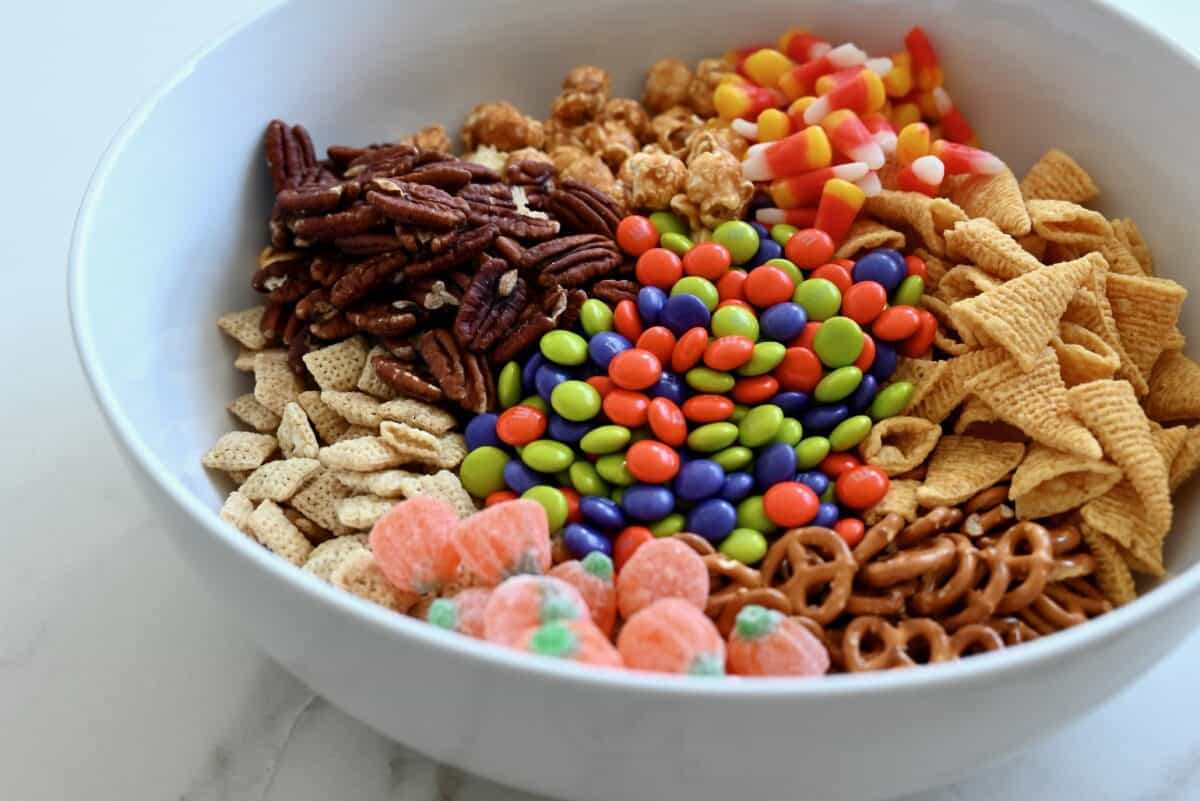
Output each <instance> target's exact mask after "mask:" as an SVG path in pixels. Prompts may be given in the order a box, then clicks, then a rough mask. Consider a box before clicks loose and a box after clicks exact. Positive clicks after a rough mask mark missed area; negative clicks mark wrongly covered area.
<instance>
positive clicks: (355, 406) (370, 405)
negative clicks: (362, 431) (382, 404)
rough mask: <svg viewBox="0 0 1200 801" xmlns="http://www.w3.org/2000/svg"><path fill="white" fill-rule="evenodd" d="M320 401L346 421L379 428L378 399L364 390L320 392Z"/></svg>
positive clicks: (364, 426) (365, 426)
mask: <svg viewBox="0 0 1200 801" xmlns="http://www.w3.org/2000/svg"><path fill="white" fill-rule="evenodd" d="M321 401H322V402H324V404H325V405H326V406H328V407H329V408H330V409H333V410H334V411H335V412H337V413H338V414H340V415H341V416H342V417H343V418H344V419H345V420H346V422H348V423H350V424H351V425H355V426H362V427H363V428H370V429H376V428H379V421H380V420H381V419H382V418H381V417H380V416H379V401H378V400H377V399H375V398H373V397H371V396H370V395H368V394H367V393H365V392H357V391H355V392H330V391H326V392H322V393H321Z"/></svg>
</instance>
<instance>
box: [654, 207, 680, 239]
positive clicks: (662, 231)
mask: <svg viewBox="0 0 1200 801" xmlns="http://www.w3.org/2000/svg"><path fill="white" fill-rule="evenodd" d="M650 224H651V225H653V226H654V230H656V231H658V235H659V237H660V238H661V237H663V236H666V235H667V234H687V233H688V232H689V229H688V226H687V223H685V222H684V221H683V220H681V219H679V217H677V216H676V215H675V214H672V213H671V212H669V211H656V212H654V213H653V214H651V215H650Z"/></svg>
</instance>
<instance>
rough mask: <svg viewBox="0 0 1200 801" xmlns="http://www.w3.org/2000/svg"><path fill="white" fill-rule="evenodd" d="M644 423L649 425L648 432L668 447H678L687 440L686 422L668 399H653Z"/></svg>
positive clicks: (677, 408)
mask: <svg viewBox="0 0 1200 801" xmlns="http://www.w3.org/2000/svg"><path fill="white" fill-rule="evenodd" d="M646 421H647V422H648V423H650V431H651V432H653V434H654V436H656V437H658V438H659V439H660V440H662V441H663V442H665V443H667V444H668V445H674V446H675V447H679V446H680V445H682V444H683V443H684V441H685V440H686V439H687V433H688V431H687V420H686V419H684V416H683V412H682V411H680V409H679V407H678V406H676V405H675V402H674V401H673V400H671V399H670V398H655V399H654V400H652V401H650V411H649V412H648V413H647V414H646Z"/></svg>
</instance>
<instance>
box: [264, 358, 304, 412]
mask: <svg viewBox="0 0 1200 801" xmlns="http://www.w3.org/2000/svg"><path fill="white" fill-rule="evenodd" d="M303 391H304V381H303V380H302V379H301V378H300V376H298V375H296V374H295V373H293V372H292V370H291V368H290V367H288V365H287V361H286V360H283V361H281V360H279V359H277V358H275V357H274V356H272V355H269V354H267V353H259V354H258V355H257V356H255V357H254V399H255V400H256V401H258V402H259V403H261V404H262V405H263V406H266V407H267V408H268V409H270V410H271V411H272V412H274V413H275V414H277V415H279V416H280V417H282V416H283V409H284V407H285V406H287V405H288V404H289V403H291V402H292V401H294V400H296V399H297V398H299V397H300V393H301V392H303Z"/></svg>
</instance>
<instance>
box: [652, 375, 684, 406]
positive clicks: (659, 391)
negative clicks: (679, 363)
mask: <svg viewBox="0 0 1200 801" xmlns="http://www.w3.org/2000/svg"><path fill="white" fill-rule="evenodd" d="M646 394H647V395H649V396H650V397H651V398H665V399H667V400H669V401H671V402H672V403H675V404H680V403H683V401H684V399H685V398H687V396H688V394H689V393H688V390H687V385H686V384H685V382H684V380H683V379H682V378H680V377H679V374H678V373H676V372H675V371H674V370H663V371H662V375H660V376H659V377H658V380H657V381H655V382H654V383H653V384H652V385H651V386H650V388H649V389H647V390H646Z"/></svg>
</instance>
